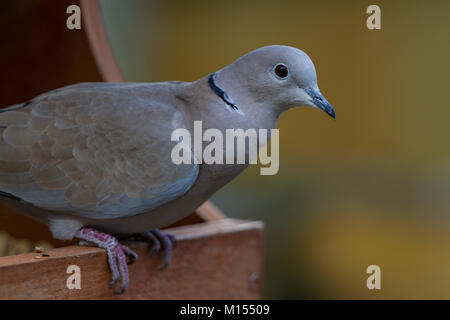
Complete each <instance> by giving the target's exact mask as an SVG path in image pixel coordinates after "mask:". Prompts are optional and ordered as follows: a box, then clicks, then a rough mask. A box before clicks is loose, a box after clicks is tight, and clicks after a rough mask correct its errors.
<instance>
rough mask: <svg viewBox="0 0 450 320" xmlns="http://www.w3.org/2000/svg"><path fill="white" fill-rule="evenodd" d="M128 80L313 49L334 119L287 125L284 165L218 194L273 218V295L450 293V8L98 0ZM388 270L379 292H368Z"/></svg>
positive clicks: (301, 112) (228, 205) (192, 73)
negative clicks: (373, 274)
mask: <svg viewBox="0 0 450 320" xmlns="http://www.w3.org/2000/svg"><path fill="white" fill-rule="evenodd" d="M101 4H102V10H103V15H104V20H105V25H106V27H107V28H106V30H107V34H108V37H109V39H110V41H111V42H112V46H113V49H114V54H115V56H116V58H117V59H118V61H119V64H120V67H121V69H122V71H123V73H124V75H125V78H126V80H127V81H165V80H175V79H176V80H184V81H192V80H196V79H198V78H200V77H203V76H205V75H206V74H209V73H211V72H213V71H215V70H217V69H220V68H222V67H223V66H225V65H227V64H229V63H231V62H232V61H233V60H234V59H236V58H238V57H239V56H241V55H243V54H245V53H247V52H249V51H251V50H253V49H255V48H258V47H261V46H264V45H270V44H284V45H291V46H295V47H297V48H300V49H302V50H304V51H305V52H306V53H308V54H309V55H310V57H311V58H312V60H313V61H314V63H315V66H316V69H317V73H318V82H319V87H320V88H321V91H322V93H323V94H324V96H325V97H326V98H327V99H328V100H329V101H330V102H331V103H332V104H333V106H334V108H335V110H336V116H337V120H336V121H333V120H332V119H330V118H329V117H327V116H326V115H325V114H324V113H322V112H319V111H317V110H313V109H311V108H296V109H294V110H290V111H288V112H287V113H285V114H284V115H283V116H282V117H281V119H280V122H279V129H280V171H279V173H278V175H275V176H260V175H259V169H258V168H256V167H253V168H250V169H248V170H247V171H246V172H245V173H243V174H242V175H241V176H239V177H238V178H237V179H236V180H234V181H233V182H232V183H231V184H230V185H228V186H226V187H225V188H224V189H222V190H221V191H219V192H218V193H217V194H216V195H215V196H214V198H213V201H214V202H215V203H216V204H217V205H218V206H219V207H220V208H221V209H222V210H223V211H224V212H225V213H226V214H227V215H229V216H233V217H240V218H249V219H261V220H263V221H265V222H266V252H265V255H266V263H265V297H266V298H369V299H372V298H375V299H377V298H401V299H406V298H450V220H449V217H450V216H449V215H448V212H449V208H450V197H449V196H448V193H449V190H450V179H449V176H450V133H449V118H450V96H449V94H448V92H449V89H448V86H449V81H448V80H447V78H448V75H449V74H450V62H449V56H450V41H448V40H449V31H450V2H449V1H433V2H432V3H431V2H425V1H376V4H377V5H379V6H380V8H381V26H382V29H381V30H368V29H367V27H366V19H367V17H368V14H366V8H367V7H368V6H369V5H370V4H375V3H372V2H367V1H300V0H296V1H286V0H285V1H181V0H176V1H145V0H133V1H127V2H125V1H121V0H102V1H101ZM371 264H376V265H379V266H380V267H381V287H382V288H381V290H372V291H371V290H368V289H367V287H366V279H367V277H368V276H369V275H368V274H366V268H367V266H369V265H371Z"/></svg>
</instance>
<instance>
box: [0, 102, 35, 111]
mask: <svg viewBox="0 0 450 320" xmlns="http://www.w3.org/2000/svg"><path fill="white" fill-rule="evenodd" d="M30 103H31V100H30V101H27V102H24V103H19V104H15V105H12V106H10V107H7V108H2V109H0V113H3V112H8V111H13V110H18V109H22V108H25V107H26V106H27V105H29V104H30Z"/></svg>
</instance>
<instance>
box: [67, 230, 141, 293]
mask: <svg viewBox="0 0 450 320" xmlns="http://www.w3.org/2000/svg"><path fill="white" fill-rule="evenodd" d="M75 236H76V237H77V238H79V239H81V240H82V242H81V243H80V244H82V245H86V243H91V244H94V245H97V246H98V247H100V248H103V249H105V250H106V253H107V255H108V264H109V268H110V269H111V274H112V280H111V283H110V284H111V285H114V284H116V283H117V281H118V280H119V278H121V280H122V281H121V283H120V286H121V290H120V291H119V292H115V293H117V294H120V293H124V292H125V291H126V290H127V289H128V286H129V284H130V278H129V276H128V266H127V256H129V257H130V258H131V263H132V262H134V261H135V260H136V259H137V258H138V255H137V254H136V253H135V252H134V251H132V250H131V249H130V248H128V247H126V246H124V245H122V244H120V243H119V241H118V240H117V239H116V238H114V237H113V236H110V235H109V234H106V233H103V232H100V231H98V230H95V229H92V228H81V229H80V230H79V231H78V232H77V234H76V235H75Z"/></svg>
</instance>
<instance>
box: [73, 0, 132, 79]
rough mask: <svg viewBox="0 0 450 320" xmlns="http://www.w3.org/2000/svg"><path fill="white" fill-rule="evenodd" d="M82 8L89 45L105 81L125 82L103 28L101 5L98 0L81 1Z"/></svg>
mask: <svg viewBox="0 0 450 320" xmlns="http://www.w3.org/2000/svg"><path fill="white" fill-rule="evenodd" d="M80 6H81V10H82V17H83V21H84V25H85V32H86V35H87V37H88V40H89V45H90V47H91V50H92V53H93V55H94V58H95V61H96V63H97V66H98V69H99V71H100V73H101V75H102V77H103V79H104V80H105V81H107V82H123V81H124V79H123V76H122V74H121V72H120V68H119V66H118V64H117V62H116V59H115V58H114V55H113V52H112V50H111V47H110V45H109V42H108V38H107V36H106V33H105V30H104V28H103V19H102V15H101V12H100V4H99V3H98V1H97V0H80Z"/></svg>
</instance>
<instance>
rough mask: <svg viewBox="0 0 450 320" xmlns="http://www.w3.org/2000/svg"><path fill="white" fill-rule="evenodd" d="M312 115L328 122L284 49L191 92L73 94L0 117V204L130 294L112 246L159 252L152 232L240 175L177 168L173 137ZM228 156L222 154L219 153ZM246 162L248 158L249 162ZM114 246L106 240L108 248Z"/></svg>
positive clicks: (259, 54)
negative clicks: (146, 244)
mask: <svg viewBox="0 0 450 320" xmlns="http://www.w3.org/2000/svg"><path fill="white" fill-rule="evenodd" d="M294 106H311V107H315V108H318V109H321V110H323V111H325V112H326V113H327V114H328V115H330V116H332V117H333V118H335V113H334V110H333V108H332V106H331V105H330V104H329V103H328V102H327V100H326V99H325V98H324V97H323V96H322V94H321V93H320V90H319V88H318V86H317V79H316V71H315V68H314V64H313V63H312V61H311V60H310V58H309V57H308V56H307V55H306V54H305V53H304V52H303V51H301V50H299V49H296V48H293V47H288V46H267V47H263V48H260V49H257V50H254V51H252V52H250V53H248V54H246V55H244V56H242V57H241V58H239V59H238V60H236V61H235V62H233V63H232V64H230V65H229V66H226V67H225V68H223V69H221V70H219V71H217V72H215V73H213V74H210V75H208V76H206V77H204V78H202V79H200V80H197V81H195V82H179V81H174V82H161V83H80V84H76V85H71V86H67V87H63V88H60V89H57V90H54V91H50V92H47V93H44V94H42V95H40V96H38V97H36V98H34V99H32V100H30V101H28V102H26V103H23V104H18V105H14V106H12V107H9V108H5V109H2V110H0V130H1V135H0V200H1V201H2V202H4V203H5V204H7V205H9V206H10V207H12V208H13V209H15V210H16V211H17V212H19V213H21V214H24V215H27V216H30V217H32V218H34V219H36V220H38V221H40V222H42V223H44V224H47V225H48V226H49V228H50V230H51V232H52V234H53V236H54V237H55V238H57V239H72V238H78V239H80V240H81V241H83V242H84V243H85V244H86V243H87V244H90V245H96V246H99V247H102V248H104V249H106V251H107V255H108V263H109V266H110V269H111V272H112V284H114V283H116V282H117V281H118V280H121V283H120V285H121V291H120V292H123V291H125V290H126V289H127V288H128V286H129V277H128V268H127V256H129V257H130V258H131V259H136V258H137V255H136V254H135V253H134V252H133V251H132V250H130V249H129V248H127V247H126V246H123V245H122V244H120V243H119V241H118V240H117V238H116V236H119V235H141V237H142V238H143V239H148V240H149V241H152V242H153V244H154V247H153V248H154V249H155V248H156V249H158V248H159V247H161V246H162V247H163V249H164V250H165V253H166V255H165V258H164V266H167V264H168V263H169V260H170V257H171V254H172V246H173V240H174V239H172V238H171V237H170V236H168V235H166V234H165V233H163V232H161V231H160V230H159V229H158V228H161V227H164V226H166V225H169V224H171V223H173V222H175V221H177V220H179V219H181V218H183V217H185V216H186V215H188V214H189V213H191V212H193V211H194V210H195V209H196V208H198V207H199V206H200V205H201V204H202V203H203V202H205V201H206V200H207V199H208V198H210V197H211V196H212V195H213V194H214V193H215V192H216V191H217V190H218V189H220V188H221V187H223V186H224V185H225V184H226V183H228V182H229V181H230V180H232V179H233V178H234V177H236V176H237V175H238V174H239V173H240V172H241V171H242V170H244V169H245V168H246V167H247V166H248V164H244V165H242V164H241V165H238V164H236V165H221V164H208V165H207V164H205V163H202V164H195V163H191V164H179V165H177V164H174V163H173V161H171V151H172V148H173V146H174V144H175V142H174V141H171V134H172V132H173V131H174V130H175V129H178V128H185V129H187V130H189V131H192V130H193V122H194V121H196V120H199V121H202V125H203V128H204V129H207V128H216V129H218V130H220V131H222V132H224V131H225V130H226V129H227V128H242V129H244V130H246V129H249V128H255V129H268V130H270V129H274V128H276V125H277V121H278V118H279V116H280V115H281V113H282V112H284V111H286V110H288V109H289V108H291V107H294ZM224 152H226V150H224ZM245 152H248V150H246V151H245ZM113 235H114V236H113Z"/></svg>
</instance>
